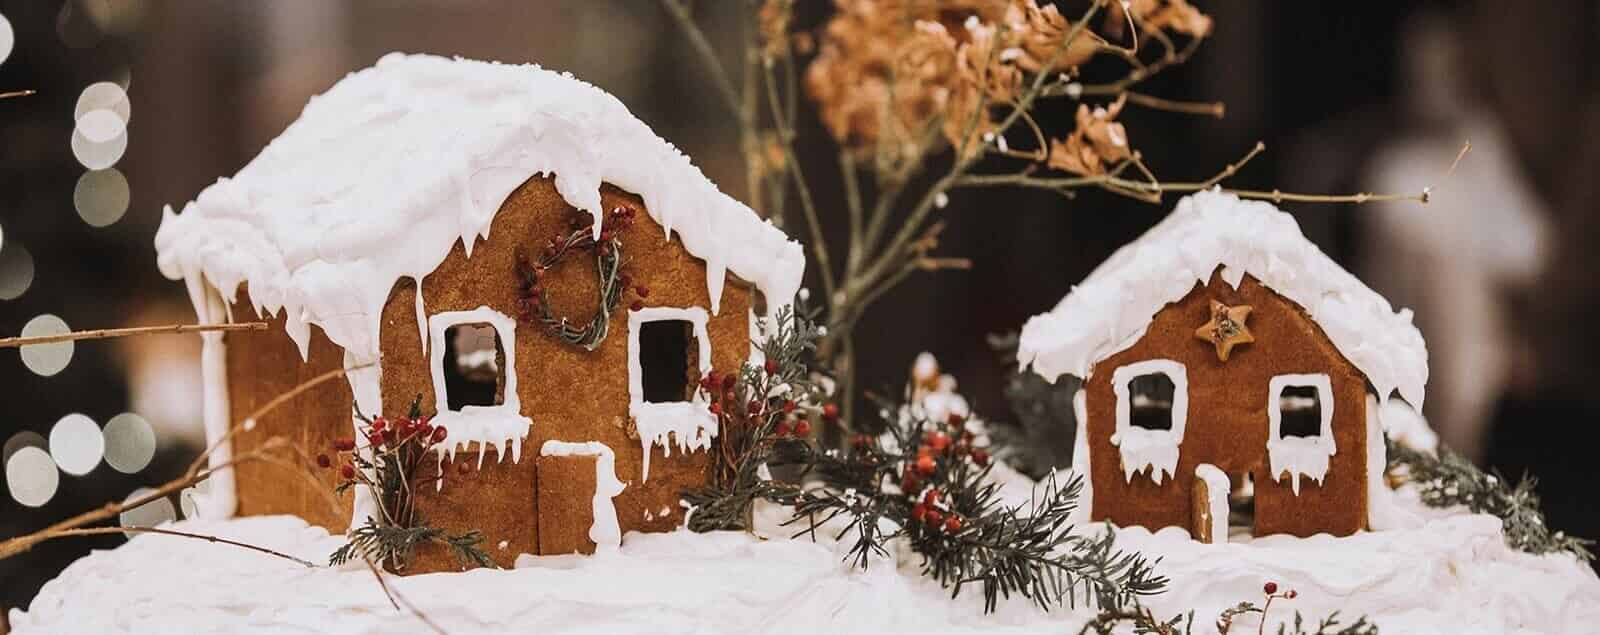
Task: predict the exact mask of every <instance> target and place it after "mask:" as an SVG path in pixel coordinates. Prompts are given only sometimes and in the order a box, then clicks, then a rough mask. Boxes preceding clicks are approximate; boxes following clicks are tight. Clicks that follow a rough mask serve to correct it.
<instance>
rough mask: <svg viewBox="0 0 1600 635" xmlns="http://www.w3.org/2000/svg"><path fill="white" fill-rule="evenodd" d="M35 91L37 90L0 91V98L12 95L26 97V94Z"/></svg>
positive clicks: (8, 97) (7, 97)
mask: <svg viewBox="0 0 1600 635" xmlns="http://www.w3.org/2000/svg"><path fill="white" fill-rule="evenodd" d="M37 92H39V91H36V90H13V91H11V92H6V93H0V99H10V98H12V97H27V96H28V95H32V94H34V93H37Z"/></svg>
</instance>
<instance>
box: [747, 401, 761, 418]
mask: <svg viewBox="0 0 1600 635" xmlns="http://www.w3.org/2000/svg"><path fill="white" fill-rule="evenodd" d="M744 409H745V412H748V413H750V416H752V417H755V416H759V415H760V414H761V402H760V401H758V400H755V399H752V400H750V403H748V404H745V407H744Z"/></svg>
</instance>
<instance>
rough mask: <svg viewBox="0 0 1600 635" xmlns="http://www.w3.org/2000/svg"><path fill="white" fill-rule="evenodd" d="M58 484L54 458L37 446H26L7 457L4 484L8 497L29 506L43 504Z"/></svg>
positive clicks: (59, 481) (48, 499) (53, 495)
mask: <svg viewBox="0 0 1600 635" xmlns="http://www.w3.org/2000/svg"><path fill="white" fill-rule="evenodd" d="M60 486H61V472H58V471H56V462H55V460H54V459H51V458H50V454H49V453H48V452H45V451H44V450H42V449H40V448H36V447H33V446H27V447H24V448H22V449H20V450H17V453H16V454H13V455H11V458H9V459H6V488H7V489H9V490H11V498H12V499H14V500H16V501H17V502H18V503H21V504H23V505H26V506H28V507H43V506H44V504H45V503H48V502H50V499H51V498H53V497H55V495H56V488H58V487H60Z"/></svg>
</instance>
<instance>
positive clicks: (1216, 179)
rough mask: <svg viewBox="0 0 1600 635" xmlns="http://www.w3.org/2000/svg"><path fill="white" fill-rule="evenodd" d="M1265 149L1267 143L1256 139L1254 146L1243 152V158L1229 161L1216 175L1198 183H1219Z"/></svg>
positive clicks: (1204, 184) (1209, 184)
mask: <svg viewBox="0 0 1600 635" xmlns="http://www.w3.org/2000/svg"><path fill="white" fill-rule="evenodd" d="M1266 149H1267V144H1265V143H1262V142H1260V141H1257V142H1256V145H1255V147H1253V148H1250V151H1249V152H1247V153H1245V155H1244V158H1243V159H1239V160H1238V161H1234V162H1233V163H1229V164H1228V166H1227V167H1225V168H1222V171H1221V172H1218V173H1217V174H1216V176H1213V177H1211V178H1209V179H1206V180H1205V181H1204V182H1202V183H1201V184H1200V185H1202V186H1206V187H1209V186H1212V185H1216V184H1217V183H1221V182H1222V180H1223V179H1226V178H1230V177H1232V176H1233V175H1234V174H1235V173H1237V172H1238V171H1239V168H1242V167H1244V164H1246V163H1249V162H1250V160H1251V159H1254V158H1256V155H1258V154H1261V153H1262V152H1263V151H1265V150H1266Z"/></svg>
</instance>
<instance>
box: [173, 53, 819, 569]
mask: <svg viewBox="0 0 1600 635" xmlns="http://www.w3.org/2000/svg"><path fill="white" fill-rule="evenodd" d="M621 219H628V220H630V221H631V223H628V224H624V223H619V222H618V221H619V220H621ZM586 232H592V233H593V239H594V242H593V243H592V246H593V247H594V249H593V251H590V252H584V253H582V254H579V255H578V257H573V258H564V259H561V260H560V264H554V263H553V262H552V261H550V260H549V258H550V257H551V256H552V255H553V254H555V253H556V252H557V250H556V245H553V244H552V240H553V238H552V237H562V236H573V237H574V240H576V239H577V238H581V237H582V234H584V233H586ZM613 240H615V241H616V242H615V243H613V242H612V241H613ZM601 243H605V244H604V245H602V244H601ZM611 244H616V245H618V246H619V248H618V249H617V250H615V251H612V250H611V249H610V247H609V246H608V245H611ZM156 248H157V252H158V256H159V263H160V266H161V270H162V272H163V273H164V274H166V275H167V276H168V277H170V278H173V279H181V280H183V281H184V283H185V284H186V285H187V288H188V292H189V296H190V298H191V300H192V301H193V303H194V306H195V311H196V312H197V313H198V315H199V318H200V320H201V321H202V322H207V323H217V322H227V321H235V320H240V321H242V320H254V319H258V316H259V318H261V319H265V320H268V321H269V322H270V323H271V325H272V326H273V327H274V328H272V329H269V330H268V331H264V332H234V333H229V334H227V335H221V334H207V335H206V336H205V340H204V351H203V360H202V366H203V374H204V381H205V424H206V432H207V438H208V440H210V441H211V442H215V441H217V440H218V439H221V438H222V437H223V435H224V434H225V433H226V432H227V431H228V430H229V429H230V425H237V424H239V422H241V421H242V420H243V419H244V418H245V417H246V416H247V415H248V414H249V413H251V412H253V411H254V410H256V409H257V408H258V407H259V406H261V405H262V404H263V403H265V402H266V401H267V400H270V399H272V398H273V397H275V396H277V395H279V394H282V393H283V392H284V391H286V390H289V389H290V388H292V387H294V386H296V385H298V384H300V383H301V382H303V381H305V380H307V379H310V378H312V377H315V376H317V375H319V374H322V373H325V372H328V371H330V370H334V369H339V368H349V369H355V370H352V371H351V372H349V373H348V382H331V383H324V384H321V385H320V386H318V387H317V388H315V389H314V390H312V391H310V392H309V393H307V394H304V395H301V396H299V397H297V398H296V399H294V400H293V401H291V402H288V403H286V404H285V405H284V406H283V407H280V408H278V409H277V410H275V411H273V412H272V413H271V414H269V415H267V416H264V417H263V418H262V419H261V420H260V421H253V422H249V425H248V426H247V427H248V429H245V430H240V431H238V432H237V433H236V436H235V437H234V438H233V439H232V442H231V446H230V447H224V448H222V449H221V451H219V452H217V453H215V454H214V455H213V456H212V457H211V461H212V463H213V464H214V465H218V464H221V463H224V462H226V461H228V460H229V457H230V451H231V452H232V453H238V452H241V451H243V450H244V449H247V448H250V447H255V446H257V445H259V444H261V443H262V442H263V441H264V440H265V439H267V438H270V437H273V436H282V437H285V438H288V439H289V440H291V441H294V442H297V443H298V444H299V445H301V446H302V447H305V448H308V449H310V451H311V452H312V453H313V455H314V454H315V452H316V451H317V449H319V448H326V447H328V444H329V443H331V442H333V441H334V440H335V439H339V438H352V436H353V435H354V436H355V437H356V438H359V437H360V435H359V434H356V431H357V428H356V426H357V421H356V419H355V418H354V416H353V413H355V412H359V413H363V414H365V415H375V414H382V415H384V416H386V417H389V418H390V419H391V420H392V419H393V418H395V417H400V416H404V415H406V414H407V411H408V409H409V408H410V407H411V404H412V403H413V402H414V401H417V400H420V407H421V410H422V411H423V413H425V414H427V415H430V416H432V417H433V418H432V422H433V423H434V424H436V425H437V426H439V427H440V428H442V429H444V430H445V431H446V434H447V435H448V436H447V438H446V440H445V441H444V443H443V444H442V446H441V447H442V448H443V449H442V451H441V452H440V457H439V459H440V467H441V471H442V473H443V474H444V475H445V478H444V480H443V482H442V486H441V487H437V488H436V487H432V486H430V487H426V488H422V491H421V492H419V493H418V495H417V496H418V499H417V505H418V509H419V511H420V513H421V514H422V515H423V516H425V517H426V518H427V519H428V521H429V522H430V524H432V525H434V526H438V527H441V528H443V529H446V530H447V531H450V532H452V533H456V532H461V531H467V530H478V531H480V532H482V534H483V536H484V538H485V541H484V543H483V544H484V546H485V547H486V550H487V551H488V552H489V554H490V555H491V556H493V557H494V558H495V559H496V560H497V561H498V562H499V564H501V565H503V566H509V565H511V564H512V561H513V559H514V558H515V557H516V555H517V554H519V553H535V554H549V553H570V552H589V551H592V550H593V549H595V548H596V547H597V546H598V547H601V548H604V547H607V546H614V545H616V544H617V541H618V540H619V536H620V535H621V534H622V533H623V532H627V531H635V530H637V531H666V530H671V529H674V528H676V527H678V526H679V525H680V524H681V523H682V520H683V513H684V510H683V509H682V508H681V505H680V503H679V500H680V494H681V493H682V492H683V491H684V490H685V489H688V488H690V487H693V486H696V485H700V484H703V483H704V482H705V480H706V479H707V477H708V474H709V472H708V459H707V453H706V452H703V451H699V450H703V449H704V448H706V447H707V446H708V444H709V443H710V442H711V440H712V438H713V437H715V436H716V435H717V434H718V429H717V421H716V419H715V417H713V416H711V415H710V414H709V411H708V408H707V404H705V403H703V402H701V401H699V400H698V398H697V397H695V390H694V386H695V385H696V382H697V381H698V379H699V377H700V376H701V374H702V373H703V372H705V371H706V370H707V369H709V368H711V367H713V366H715V367H717V368H737V367H738V366H739V365H740V364H741V363H743V362H745V361H746V360H747V358H748V357H749V356H751V355H753V354H757V353H756V352H755V351H754V350H753V348H752V344H751V336H752V334H753V333H754V332H755V329H756V324H757V321H758V320H761V319H764V318H765V317H766V316H770V315H773V314H775V313H776V311H777V310H778V309H779V307H780V306H782V305H785V304H787V303H788V302H790V299H791V298H793V297H794V294H795V292H796V291H797V290H798V288H799V285H800V281H801V276H802V273H803V269H804V266H805V264H804V256H803V255H802V252H801V248H800V246H799V245H798V244H797V243H795V242H793V241H791V240H789V239H788V237H786V236H785V235H784V234H783V233H782V232H781V231H779V230H778V229H776V228H774V227H773V226H772V225H771V224H769V223H767V222H766V221H764V220H762V219H761V218H759V217H757V215H756V214H755V213H754V212H753V211H752V210H750V209H749V208H748V207H746V206H744V205H743V204H741V203H739V202H738V201H736V200H734V199H732V198H730V197H728V196H727V195H724V194H722V193H721V192H720V191H718V189H717V188H716V186H715V185H713V184H712V183H711V182H710V181H708V180H707V179H706V177H705V176H704V175H703V174H701V172H700V170H699V169H697V168H696V167H695V166H694V165H693V164H691V163H690V161H689V159H688V158H687V157H685V156H684V155H683V154H681V153H680V152H679V151H678V150H677V149H676V148H674V147H673V146H672V145H671V144H669V143H667V142H666V141H664V140H662V139H661V138H660V137H658V136H656V135H655V134H654V133H653V132H651V130H650V129H649V127H647V126H646V125H645V124H644V123H642V122H640V121H639V120H638V119H636V118H634V116H633V115H632V114H630V113H629V112H628V110H627V108H626V107H624V106H623V105H622V103H621V102H619V101H617V100H616V99H615V98H614V97H612V96H611V95H609V94H607V93H605V92H603V91H601V90H599V89H597V88H595V87H593V86H590V85H588V84H585V83H583V82H581V81H578V80H576V79H574V78H572V77H571V76H570V75H565V74H559V73H554V72H551V71H547V70H543V69H540V68H538V67H536V66H517V65H501V64H492V63H484V62H477V61H470V60H462V59H453V60H452V59H445V58H440V57H433V56H425V55H401V54H391V55H389V56H386V57H384V58H383V59H382V60H380V61H379V62H378V64H377V65H376V66H374V67H372V68H368V69H366V70H362V71H359V72H356V73H353V74H351V75H349V76H347V77H346V78H344V79H343V80H341V81H340V82H338V83H337V84H336V85H334V86H333V87H332V88H331V89H330V90H329V91H328V92H326V93H325V94H323V95H320V96H318V97H315V98H313V99H312V100H311V102H310V103H309V104H308V105H307V106H306V108H305V111H304V112H303V113H302V114H301V116H300V118H299V120H297V121H295V122H294V123H293V124H292V125H290V126H289V127H288V129H287V130H285V131H284V133H283V134H282V135H281V136H279V137H278V138H277V139H276V140H274V141H273V142H272V143H271V144H270V145H268V146H267V147H266V148H265V149H264V150H263V151H262V152H261V154H260V156H258V157H256V158H255V159H254V160H253V161H251V162H250V163H249V164H248V165H246V166H245V167H244V168H243V169H242V170H240V171H239V173H238V174H237V175H236V176H234V177H233V178H224V179H221V180H219V181H218V182H217V183H216V184H214V185H212V186H210V187H207V188H206V189H205V190H204V191H203V192H201V193H200V195H199V197H198V198H197V199H196V200H195V201H193V202H191V203H189V204H187V205H186V206H184V209H183V212H182V213H181V214H174V213H173V212H172V210H171V209H170V208H168V209H167V210H166V212H165V214H164V218H163V220H162V225H161V228H160V231H159V232H158V233H157V235H156ZM530 253H531V254H543V255H544V256H545V258H546V260H545V262H546V263H547V264H550V266H549V268H548V269H545V268H542V267H541V268H540V271H541V277H540V279H539V280H538V282H537V285H536V286H537V287H539V288H538V289H537V291H538V292H539V296H538V297H537V298H534V299H535V300H537V301H536V302H534V303H533V304H532V305H530V296H529V286H528V284H529V283H528V280H527V278H526V274H527V272H528V270H527V262H526V259H527V258H528V257H529V256H528V254H530ZM563 253H564V252H563ZM590 254H599V255H598V257H597V256H594V255H590ZM619 281H621V282H619ZM619 294H626V300H625V301H624V300H621V299H620V298H619ZM530 309H534V310H533V311H531V313H532V314H531V315H530ZM590 316H595V320H598V322H596V321H591V320H590ZM562 317H570V319H569V320H567V321H565V322H563V320H562ZM599 322H604V323H605V324H600V323H599ZM580 325H581V326H580ZM235 472H236V474H235ZM458 473H459V474H458ZM322 479H323V481H324V482H322V483H320V484H311V483H307V482H306V479H303V478H300V477H297V476H296V475H293V474H290V473H287V472H285V471H284V470H283V469H282V468H281V467H279V466H275V465H269V464H264V463H248V464H244V465H240V466H239V467H238V468H237V469H236V470H234V471H231V472H230V471H223V472H220V473H218V474H217V475H215V476H213V477H212V478H211V479H210V482H209V490H208V491H206V492H205V493H204V494H203V495H202V498H201V499H200V500H199V503H200V504H199V507H200V508H201V512H202V513H204V514H209V515H213V516H225V515H230V514H240V515H255V514H280V513H287V514H297V515H300V516H303V517H305V518H306V519H308V520H309V521H311V522H312V523H314V524H318V525H321V526H324V527H326V528H328V529H330V530H331V531H334V532H340V531H344V530H345V529H346V528H347V527H350V526H351V525H352V524H353V523H354V524H359V523H361V522H362V521H363V520H364V518H365V517H366V516H367V515H368V514H370V513H371V508H370V506H371V505H372V504H373V501H372V500H370V497H368V496H363V493H362V492H361V489H362V488H357V490H356V492H357V493H356V496H355V497H354V500H353V501H352V500H351V499H350V497H345V498H344V499H342V504H343V505H345V509H342V510H338V511H334V510H331V509H330V505H329V504H328V497H327V496H326V493H325V492H318V491H314V490H315V489H316V488H317V487H326V488H328V489H329V491H331V489H332V488H333V487H334V484H335V481H336V480H337V479H336V477H335V476H334V475H332V474H325V475H323V476H322ZM434 555H435V556H438V557H429V555H428V554H427V553H422V554H419V556H420V559H419V561H418V562H417V563H416V564H417V565H418V566H415V567H414V568H413V569H412V570H413V571H425V570H429V569H442V568H448V567H449V566H450V564H451V561H450V560H449V559H448V558H447V557H444V556H443V554H434Z"/></svg>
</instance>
